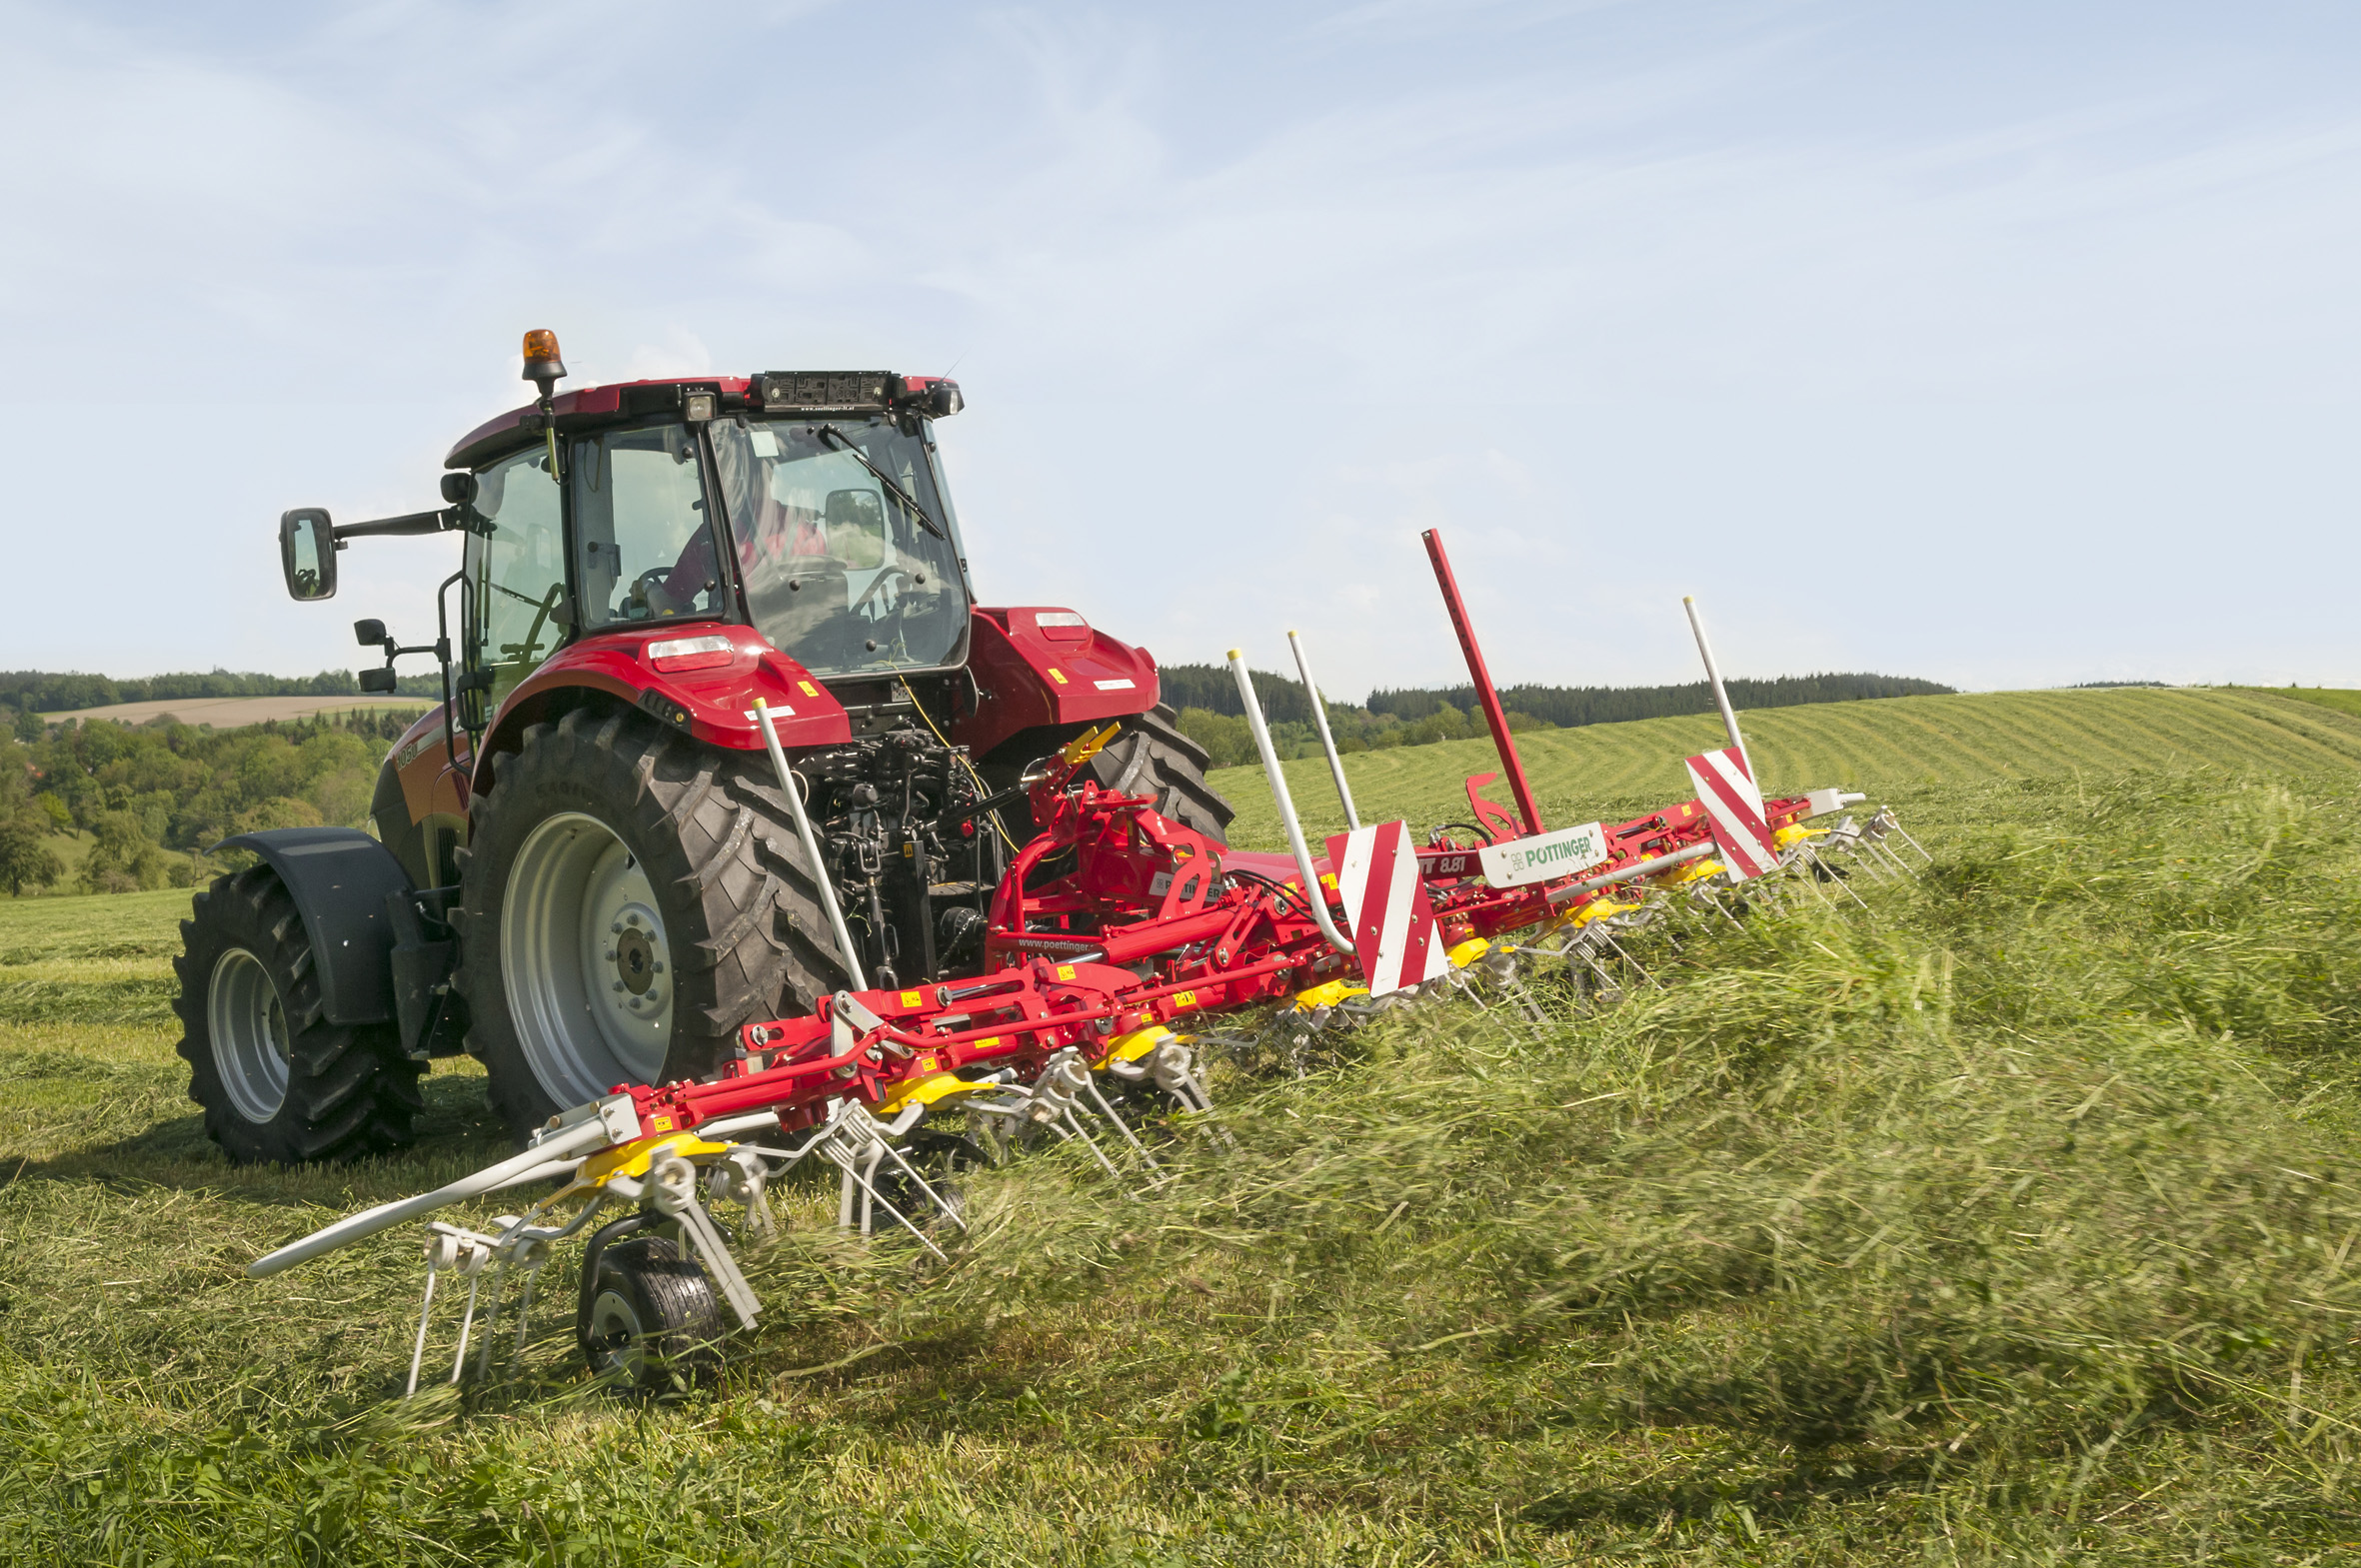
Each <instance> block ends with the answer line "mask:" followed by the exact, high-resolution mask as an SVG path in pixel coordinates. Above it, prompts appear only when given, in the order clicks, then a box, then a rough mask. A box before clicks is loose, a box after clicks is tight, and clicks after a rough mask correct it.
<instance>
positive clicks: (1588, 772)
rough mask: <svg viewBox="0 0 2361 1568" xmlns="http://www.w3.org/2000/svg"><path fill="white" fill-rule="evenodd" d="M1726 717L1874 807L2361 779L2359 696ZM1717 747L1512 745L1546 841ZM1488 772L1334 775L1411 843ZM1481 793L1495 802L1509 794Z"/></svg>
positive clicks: (1489, 756) (1694, 740)
mask: <svg viewBox="0 0 2361 1568" xmlns="http://www.w3.org/2000/svg"><path fill="white" fill-rule="evenodd" d="M2289 698H2294V699H2296V701H2292V702H2291V701H2289V700H2288V699H2289ZM2331 700H2335V701H2333V702H2332V701H2331ZM1738 717H1739V725H1740V727H1741V728H1742V729H1743V731H1744V732H1745V736H1746V746H1747V751H1748V754H1749V755H1750V756H1751V757H1752V758H1753V760H1754V765H1755V767H1756V768H1757V769H1759V770H1760V771H1761V773H1762V781H1763V785H1764V787H1765V789H1766V790H1771V791H1777V792H1781V793H1787V792H1797V791H1801V790H1804V789H1812V788H1821V787H1825V786H1827V785H1831V784H1835V785H1841V786H1843V787H1846V788H1851V789H1860V790H1863V791H1866V792H1867V793H1868V794H1869V795H1870V796H1871V797H1872V799H1877V798H1883V797H1885V796H1887V795H1890V794H1894V793H1898V792H1903V791H1907V790H1910V789H1913V788H1917V787H1921V786H1925V785H1933V784H1944V785H1949V784H1983V783H1988V782H1990V781H1993V780H2001V779H2038V778H2062V777H2068V776H2072V775H2075V774H2088V775H2094V776H2097V775H2105V776H2116V775H2122V774H2131V773H2157V772H2169V773H2180V772H2187V771H2190V770H2211V771H2214V772H2218V773H2222V774H2227V775H2243V774H2252V773H2268V774H2315V773H2322V772H2331V773H2334V772H2343V771H2346V770H2350V769H2353V768H2357V767H2361V692H2318V691H2310V692H2289V693H2285V694H2281V693H2277V692H2268V693H2266V692H2257V691H2252V690H2246V689H2218V688H2217V689H2203V690H2199V689H2186V690H2177V691H2175V690H2166V691H2158V690H2152V689H2144V688H2143V689H2119V690H2112V691H2094V692H1997V693H1986V694H1975V695H1968V696H1960V697H1897V698H1887V699H1881V700H1878V701H1874V702H1860V703H1825V704H1818V705H1815V706H1812V707H1808V708H1780V709H1771V710H1767V711H1765V712H1762V713H1758V714H1741V715H1739V716H1738ZM1722 744H1724V743H1723V741H1722V737H1721V721H1720V720H1719V719H1717V718H1715V717H1714V716H1713V715H1711V714H1699V715H1696V716H1694V717H1691V718H1686V719H1648V720H1642V721H1640V722H1638V723H1636V724H1621V725H1590V726H1586V727H1584V728H1582V729H1578V730H1553V731H1544V732H1541V733H1538V734H1530V735H1523V736H1519V737H1518V738H1517V750H1518V752H1519V754H1520V755H1521V756H1522V757H1523V758H1524V762H1525V767H1526V769H1527V771H1528V772H1529V773H1530V775H1531V777H1532V783H1533V792H1534V794H1535V796H1536V798H1537V800H1538V802H1539V804H1540V807H1541V815H1542V818H1543V820H1544V821H1546V822H1551V823H1557V824H1564V823H1569V822H1578V821H1585V820H1588V819H1590V818H1591V817H1593V816H1595V815H1599V814H1602V813H1604V814H1613V813H1614V812H1615V810H1616V809H1617V808H1618V807H1623V806H1628V807H1629V808H1630V809H1633V810H1643V809H1646V806H1647V803H1648V802H1652V801H1655V800H1657V799H1659V798H1660V799H1664V800H1672V799H1677V798H1681V797H1683V796H1685V795H1686V793H1687V792H1688V784H1687V778H1686V776H1685V775H1684V774H1683V773H1682V772H1681V767H1680V760H1681V759H1682V758H1683V757H1687V756H1692V755H1694V754H1695V753H1697V752H1700V751H1702V750H1704V749H1705V748H1707V747H1713V746H1720V745H1722ZM1498 767H1499V764H1498V762H1497V761H1496V760H1495V758H1494V756H1493V753H1492V745H1491V742H1490V741H1488V740H1482V741H1450V742H1444V743H1442V744H1440V745H1435V746H1420V747H1404V748H1401V749H1399V750H1397V751H1387V752H1364V753H1360V754H1357V755H1355V756H1352V757H1349V758H1347V759H1345V772H1346V775H1347V777H1348V778H1349V779H1350V780H1351V782H1352V791H1353V801H1354V804H1356V805H1357V806H1358V807H1359V808H1360V815H1361V819H1362V820H1363V821H1371V820H1384V819H1390V818H1393V817H1406V818H1408V819H1409V821H1410V823H1411V825H1412V826H1414V827H1416V828H1418V829H1420V830H1421V831H1423V829H1425V828H1427V827H1430V826H1432V825H1434V824H1435V823H1437V822H1441V821H1447V820H1459V819H1463V818H1465V816H1466V815H1467V802H1466V797H1465V795H1464V793H1463V792H1462V789H1461V784H1460V782H1461V781H1462V780H1463V779H1465V778H1466V776H1467V775H1469V774H1472V773H1486V772H1491V771H1493V770H1495V769H1497V768H1498ZM1286 772H1287V788H1288V791H1289V792H1290V793H1291V794H1292V795H1293V796H1294V800H1295V806H1296V809H1297V810H1298V811H1299V812H1301V813H1302V815H1303V817H1304V824H1305V828H1306V830H1307V831H1310V832H1313V833H1315V834H1317V833H1326V832H1334V831H1339V830H1341V827H1342V825H1343V824H1342V820H1341V811H1340V808H1339V807H1338V805H1337V803H1336V795H1335V790H1334V788H1333V786H1332V785H1331V784H1329V783H1328V777H1327V765H1326V764H1325V763H1324V762H1322V761H1320V760H1319V759H1317V758H1312V759H1306V760H1300V761H1296V762H1292V763H1289V764H1287V765H1286ZM1212 783H1213V785H1214V787H1215V788H1218V789H1219V790H1221V792H1222V793H1224V794H1226V795H1227V796H1228V797H1229V799H1230V802H1231V803H1232V804H1233V805H1235V806H1237V808H1238V819H1237V822H1236V824H1235V825H1234V826H1233V827H1232V828H1231V834H1230V835H1231V838H1232V839H1233V840H1234V841H1235V842H1237V843H1239V844H1255V845H1272V846H1275V845H1276V844H1278V843H1279V841H1280V838H1279V828H1278V813H1277V811H1276V809H1275V808H1274V807H1273V806H1272V804H1271V800H1270V790H1269V787H1268V786H1267V785H1266V784H1264V783H1263V780H1262V771H1261V769H1259V768H1258V767H1247V768H1228V769H1221V770H1218V771H1216V772H1215V773H1214V774H1213V776H1212ZM1490 792H1491V794H1492V796H1493V797H1494V798H1496V799H1500V800H1503V801H1505V800H1506V799H1507V790H1506V787H1505V785H1503V784H1494V785H1493V786H1492V788H1491V791H1490Z"/></svg>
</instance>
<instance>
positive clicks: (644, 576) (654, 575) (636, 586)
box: [624, 567, 673, 614]
mask: <svg viewBox="0 0 2361 1568" xmlns="http://www.w3.org/2000/svg"><path fill="white" fill-rule="evenodd" d="M672 574H673V569H672V568H671V567H650V568H649V569H648V570H647V571H645V572H643V573H641V574H640V575H639V576H638V577H636V578H633V579H632V586H631V592H630V593H629V594H627V595H626V596H625V597H624V603H625V604H627V605H639V606H641V607H643V608H644V609H647V610H649V611H650V613H651V614H653V613H654V608H655V607H653V606H651V605H649V604H648V591H649V590H650V589H652V588H662V587H663V586H664V582H665V579H667V578H669V577H671V576H672Z"/></svg>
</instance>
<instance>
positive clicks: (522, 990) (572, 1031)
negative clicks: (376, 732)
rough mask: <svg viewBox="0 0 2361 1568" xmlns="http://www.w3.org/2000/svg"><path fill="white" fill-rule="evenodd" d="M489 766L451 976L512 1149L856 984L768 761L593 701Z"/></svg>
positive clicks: (701, 1063)
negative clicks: (564, 1114)
mask: <svg viewBox="0 0 2361 1568" xmlns="http://www.w3.org/2000/svg"><path fill="white" fill-rule="evenodd" d="M488 766H490V767H491V768H492V769H493V776H492V778H493V783H492V787H491V789H490V790H489V791H488V792H487V793H486V794H485V795H483V796H482V797H481V798H480V799H479V800H478V801H477V804H476V811H475V821H474V823H473V824H472V827H471V830H470V832H469V835H468V847H467V848H466V849H465V850H463V851H461V863H460V915H461V917H460V922H459V925H460V951H459V966H458V969H457V971H456V972H455V973H454V975H453V976H452V984H453V985H454V987H455V988H457V989H458V991H459V993H460V994H461V995H462V996H463V997H465V998H466V1000H467V1004H468V1012H469V1017H470V1020H471V1021H470V1025H469V1029H468V1037H467V1046H468V1049H469V1051H470V1052H472V1053H473V1054H474V1055H475V1056H477V1057H478V1058H479V1059H481V1060H482V1061H483V1063H484V1068H485V1072H486V1074H487V1075H488V1076H489V1078H490V1085H489V1086H490V1091H491V1098H492V1105H493V1108H494V1109H495V1110H497V1111H498V1112H499V1113H500V1115H501V1116H502V1117H503V1118H504V1119H505V1120H506V1121H507V1123H508V1126H509V1129H510V1131H511V1132H513V1133H514V1134H515V1135H516V1136H517V1137H518V1138H520V1139H522V1138H524V1137H525V1136H527V1135H528V1134H530V1133H531V1132H532V1131H533V1130H534V1129H535V1128H537V1127H540V1126H542V1125H544V1124H545V1123H546V1122H547V1121H548V1119H549V1118H550V1117H551V1116H552V1115H554V1114H556V1113H557V1112H558V1111H560V1110H563V1109H567V1108H569V1107H571V1106H575V1105H580V1104H584V1103H587V1102H589V1101H591V1100H594V1099H597V1098H599V1097H600V1096H602V1095H604V1094H607V1093H608V1092H610V1091H611V1090H612V1089H613V1088H614V1087H615V1086H616V1085H617V1084H622V1083H670V1082H675V1081H678V1080H682V1079H697V1078H704V1077H708V1076H710V1075H711V1074H712V1073H714V1072H715V1071H716V1070H717V1069H718V1068H719V1067H720V1065H721V1063H722V1062H723V1060H724V1059H725V1058H726V1056H727V1054H728V1052H729V1048H730V1045H731V1043H732V1040H733V1038H734V1036H735V1034H736V1031H737V1029H738V1027H739V1025H741V1024H743V1023H748V1022H752V1021H755V1020H757V1019H762V1018H776V1017H782V1016H788V1015H792V1014H796V1013H801V1012H807V1011H809V1010H810V1009H811V1006H812V1004H813V1003H814V1002H815V1001H816V1000H817V999H818V998H819V997H820V996H821V995H822V994H824V993H826V992H828V991H832V990H838V989H841V988H843V987H844V986H845V985H846V984H847V983H849V976H848V974H847V972H846V966H845V961H844V958H843V955H842V954H841V953H840V952H839V951H838V948H837V944H836V940H835V937H834V935H833V933H832V932H831V930H830V927H829V921H828V915H827V913H826V911H825V910H824V909H823V907H822V905H821V902H820V899H821V896H822V894H821V891H820V883H819V879H818V878H817V877H816V876H815V875H814V874H813V869H812V867H811V866H810V865H809V864H808V863H807V861H806V857H805V854H804V847H803V843H802V841H801V840H800V839H799V838H798V837H797V835H796V831H795V826H794V818H793V817H792V816H791V815H790V814H789V811H788V807H787V801H786V799H785V797H784V796H782V795H781V794H780V792H779V786H778V784H776V783H775V782H774V781H773V780H772V778H771V770H770V767H769V764H768V762H767V761H766V760H765V759H764V758H763V757H762V755H761V754H759V753H757V754H752V755H747V754H741V753H734V752H724V751H719V750H717V749H715V748H712V747H707V746H701V745H699V744H698V743H696V742H694V741H691V740H690V739H689V738H688V737H686V736H683V735H681V734H679V733H677V732H675V731H672V730H668V729H666V728H664V727H663V726H661V725H659V724H657V723H655V722H654V721H652V720H650V719H648V718H646V717H645V716H643V715H640V714H637V713H634V712H632V711H630V710H626V709H617V708H604V707H600V708H581V709H576V710H575V711H574V712H572V713H569V714H567V715H566V716H565V717H564V718H562V719H560V720H558V721H557V722H555V723H553V724H537V725H533V726H531V727H530V728H528V729H527V730H526V731H525V733H524V736H523V738H522V745H521V747H520V749H519V750H517V751H516V752H513V753H506V754H503V755H500V756H498V757H497V758H494V759H490V760H488Z"/></svg>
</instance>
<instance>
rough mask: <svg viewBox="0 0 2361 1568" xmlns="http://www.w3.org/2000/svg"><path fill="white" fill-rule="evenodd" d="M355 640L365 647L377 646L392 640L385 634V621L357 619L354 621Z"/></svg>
mask: <svg viewBox="0 0 2361 1568" xmlns="http://www.w3.org/2000/svg"><path fill="white" fill-rule="evenodd" d="M353 641H354V642H356V643H358V644H360V645H361V646H362V647H363V648H375V647H377V646H378V645H379V644H381V643H385V642H388V641H390V639H388V638H387V637H386V635H385V623H384V622H382V621H356V622H354V623H353Z"/></svg>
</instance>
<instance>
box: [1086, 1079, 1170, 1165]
mask: <svg viewBox="0 0 2361 1568" xmlns="http://www.w3.org/2000/svg"><path fill="white" fill-rule="evenodd" d="M1088 1086H1089V1088H1090V1090H1091V1098H1092V1099H1093V1100H1095V1101H1097V1102H1098V1105H1099V1111H1100V1114H1102V1115H1104V1116H1105V1117H1106V1118H1107V1119H1108V1120H1109V1121H1111V1122H1113V1123H1115V1130H1116V1131H1118V1132H1120V1133H1122V1134H1123V1135H1124V1141H1125V1142H1126V1143H1129V1144H1131V1145H1132V1152H1134V1153H1135V1154H1138V1155H1139V1156H1140V1157H1141V1158H1142V1159H1143V1160H1146V1161H1147V1162H1148V1168H1149V1169H1150V1170H1159V1171H1161V1170H1163V1169H1164V1167H1163V1166H1162V1165H1159V1164H1158V1163H1157V1162H1156V1156H1155V1155H1154V1154H1151V1153H1149V1152H1148V1145H1147V1144H1145V1143H1143V1142H1141V1141H1140V1137H1139V1134H1137V1133H1135V1132H1134V1131H1133V1130H1132V1129H1131V1128H1130V1127H1129V1126H1127V1125H1126V1124H1125V1122H1124V1118H1123V1117H1121V1116H1119V1115H1117V1114H1116V1113H1115V1107H1114V1106H1113V1105H1111V1104H1109V1103H1108V1100H1107V1096H1106V1095H1105V1094H1102V1093H1100V1092H1099V1080H1098V1079H1097V1078H1095V1077H1094V1078H1093V1079H1092V1080H1091V1082H1090V1084H1089V1085H1088Z"/></svg>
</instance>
